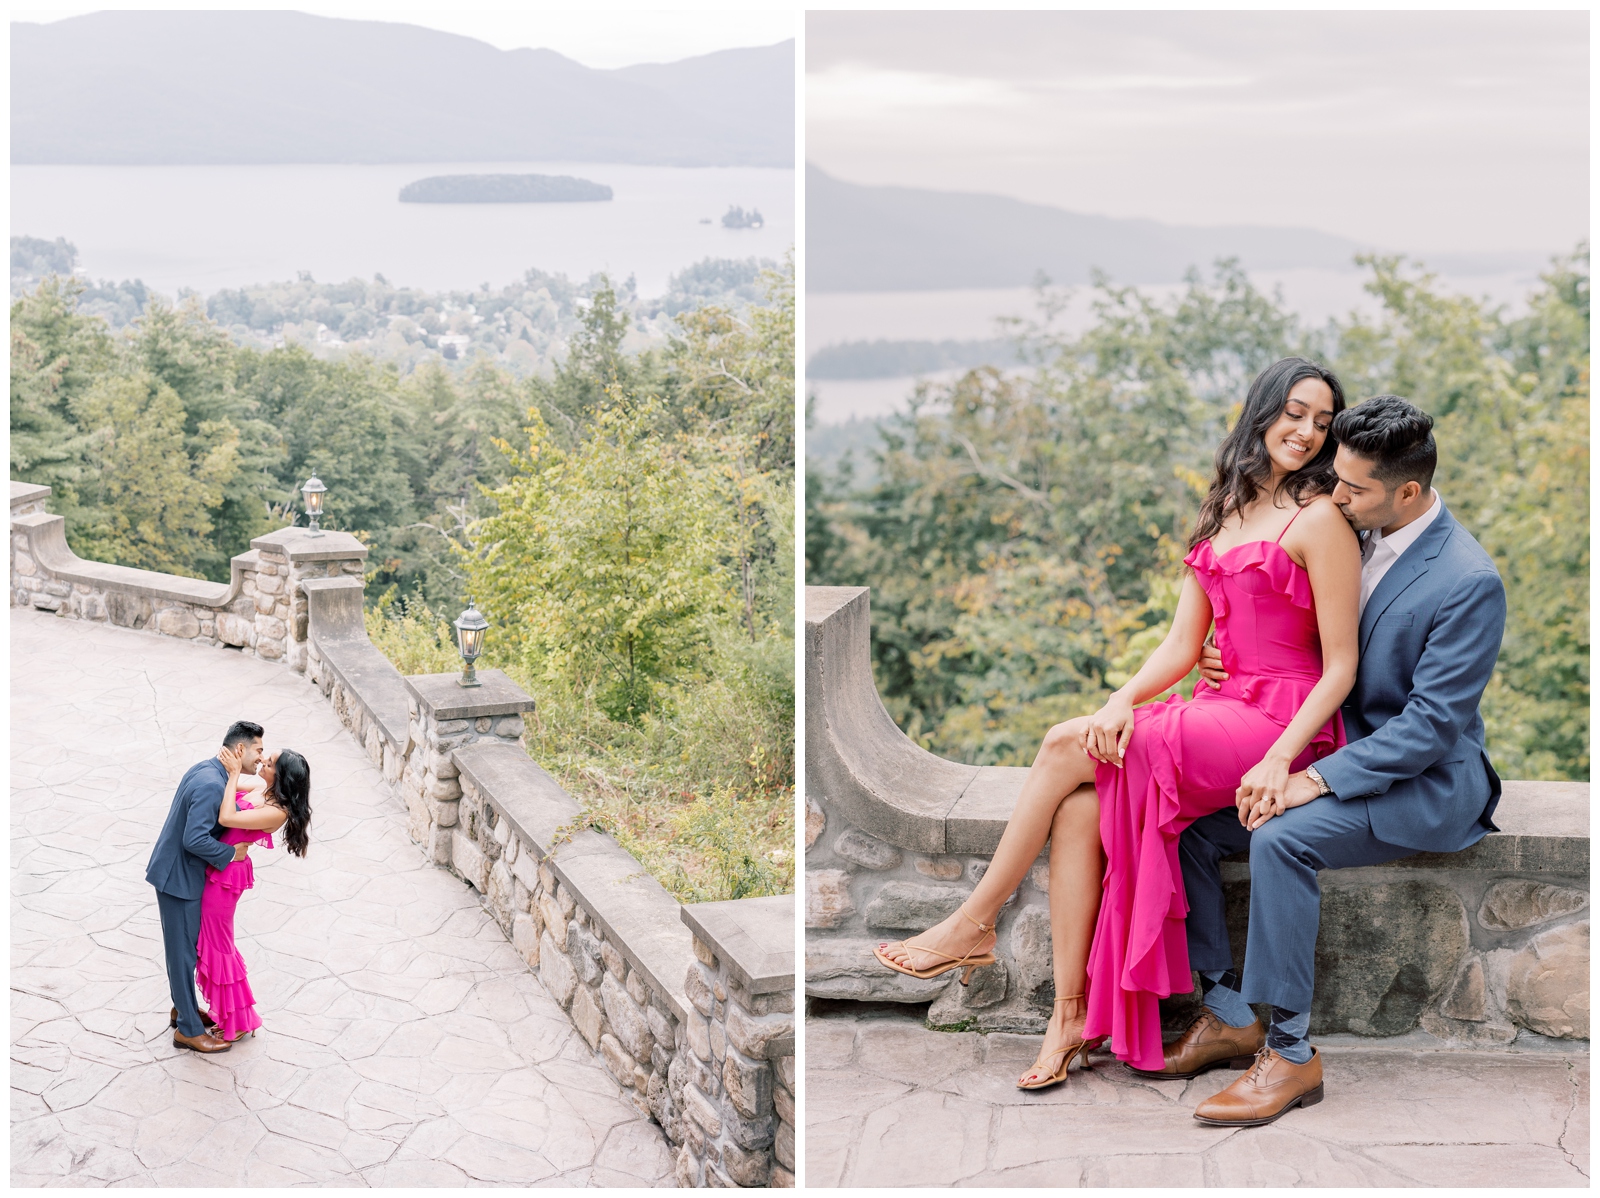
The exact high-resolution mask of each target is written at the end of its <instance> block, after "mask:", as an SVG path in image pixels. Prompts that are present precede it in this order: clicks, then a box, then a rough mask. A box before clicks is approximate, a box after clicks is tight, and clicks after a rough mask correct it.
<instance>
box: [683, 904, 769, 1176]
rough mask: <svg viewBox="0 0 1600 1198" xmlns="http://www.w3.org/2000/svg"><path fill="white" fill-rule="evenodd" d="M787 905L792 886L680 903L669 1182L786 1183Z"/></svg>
mask: <svg viewBox="0 0 1600 1198" xmlns="http://www.w3.org/2000/svg"><path fill="white" fill-rule="evenodd" d="M794 913H795V910H794V896H793V895H776V896H774V897H772V898H765V899H738V900H735V901H732V902H723V903H697V904H695V905H693V906H689V907H685V908H684V909H683V921H684V923H686V924H688V925H689V928H690V930H691V931H692V932H693V933H694V955H695V961H694V963H693V964H691V965H690V966H689V971H688V974H687V976H686V977H685V978H684V985H683V988H684V994H685V995H686V996H687V998H688V999H689V1002H690V1003H691V1004H692V1007H693V1009H692V1010H691V1011H689V1012H688V1017H687V1021H686V1023H685V1024H684V1033H685V1042H686V1045H687V1048H688V1051H687V1052H683V1051H680V1052H679V1054H678V1060H677V1061H675V1062H674V1070H673V1072H675V1073H676V1076H675V1077H674V1076H672V1075H670V1074H669V1079H668V1080H669V1085H670V1086H671V1087H672V1089H673V1090H674V1091H675V1093H674V1095H673V1096H674V1098H675V1099H676V1100H677V1105H678V1107H679V1109H680V1110H681V1111H682V1112H683V1115H684V1118H683V1120H682V1129H683V1143H682V1146H681V1147H680V1148H679V1149H678V1163H677V1181H678V1185H679V1186H767V1185H770V1186H776V1187H793V1185H794V1159H795V1158H794V1119H795V1115H794V1095H795V1059H794V1046H795V1038H794V939H795V935H794V934H795V927H794Z"/></svg>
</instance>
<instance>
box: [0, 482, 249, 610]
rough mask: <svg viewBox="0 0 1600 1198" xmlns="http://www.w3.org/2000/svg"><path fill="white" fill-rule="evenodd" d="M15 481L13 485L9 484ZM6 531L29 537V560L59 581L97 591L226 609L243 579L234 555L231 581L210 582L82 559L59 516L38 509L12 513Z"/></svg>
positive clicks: (239, 561) (241, 562) (240, 562)
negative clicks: (124, 593) (69, 541)
mask: <svg viewBox="0 0 1600 1198" xmlns="http://www.w3.org/2000/svg"><path fill="white" fill-rule="evenodd" d="M14 487H15V484H13V488H14ZM11 529H12V531H13V532H20V533H23V534H25V535H26V536H27V538H28V548H29V552H30V553H32V555H33V559H34V561H36V562H38V563H39V565H41V566H43V567H44V568H45V569H46V570H48V571H50V573H51V574H53V575H55V576H56V577H57V578H58V579H60V580H61V581H62V582H73V583H82V584H84V585H85V586H90V587H94V588H96V589H108V590H117V591H126V592H128V593H130V594H134V595H140V596H142V597H144V598H147V599H161V600H165V601H167V602H169V603H193V604H196V605H198V606H200V607H218V608H221V607H226V606H227V605H228V604H230V603H232V602H233V601H234V599H236V598H238V595H239V588H240V586H241V585H242V584H243V582H244V568H245V565H246V561H245V555H243V554H241V555H240V556H238V557H235V558H234V559H233V577H232V580H231V581H230V582H226V583H221V582H210V581H207V580H206V579H204V578H184V577H182V576H181V575H177V574H162V573H160V572H159V571H156V570H139V569H136V568H134V567H133V566H113V565H108V564H107V563H105V562H91V561H85V560H84V559H83V558H81V557H79V556H78V555H77V554H76V553H74V552H72V549H71V547H70V546H69V545H68V544H67V523H66V521H65V520H64V519H62V518H61V517H60V516H51V515H48V514H45V513H43V512H37V513H34V514H32V515H27V516H13V517H12V518H11Z"/></svg>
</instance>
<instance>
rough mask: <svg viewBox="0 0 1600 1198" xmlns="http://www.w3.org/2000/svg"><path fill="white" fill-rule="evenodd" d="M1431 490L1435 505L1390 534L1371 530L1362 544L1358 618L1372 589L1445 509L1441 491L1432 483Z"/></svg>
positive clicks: (1429, 491) (1429, 489)
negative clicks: (1440, 496) (1434, 487)
mask: <svg viewBox="0 0 1600 1198" xmlns="http://www.w3.org/2000/svg"><path fill="white" fill-rule="evenodd" d="M1428 494H1429V495H1430V496H1431V497H1432V499H1433V504H1432V506H1431V507H1429V508H1428V510H1427V511H1425V512H1423V513H1422V515H1420V516H1418V517H1417V518H1416V519H1415V520H1413V521H1412V522H1411V523H1410V524H1407V525H1406V526H1405V527H1404V528H1397V529H1395V531H1394V532H1393V533H1391V534H1390V535H1389V536H1387V537H1386V536H1384V535H1383V531H1382V530H1381V529H1377V528H1374V529H1373V530H1372V531H1371V532H1369V533H1367V539H1366V541H1365V542H1364V543H1363V544H1362V546H1361V607H1360V610H1359V612H1358V618H1359V617H1360V616H1362V615H1365V614H1366V611H1367V600H1368V599H1370V598H1372V592H1373V591H1375V590H1377V589H1378V584H1379V583H1380V582H1382V581H1383V576H1384V575H1385V574H1387V573H1388V572H1389V567H1391V566H1393V565H1394V564H1395V562H1397V561H1399V560H1400V555H1401V554H1402V553H1404V552H1405V551H1406V550H1407V549H1410V548H1411V546H1412V545H1414V544H1416V541H1417V538H1418V537H1420V536H1421V535H1422V534H1423V533H1425V532H1427V531H1428V526H1429V525H1430V524H1432V523H1433V522H1434V521H1435V520H1437V519H1438V518H1439V513H1440V512H1442V511H1443V510H1444V503H1443V501H1442V500H1441V499H1440V498H1439V492H1437V491H1435V490H1434V489H1433V488H1432V487H1429V488H1428Z"/></svg>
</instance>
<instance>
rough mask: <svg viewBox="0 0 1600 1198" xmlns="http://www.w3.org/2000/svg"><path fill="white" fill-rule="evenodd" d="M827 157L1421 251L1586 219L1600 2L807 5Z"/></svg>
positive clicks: (1565, 229)
mask: <svg viewBox="0 0 1600 1198" xmlns="http://www.w3.org/2000/svg"><path fill="white" fill-rule="evenodd" d="M805 53H806V157H807V158H808V159H809V160H810V161H812V162H815V163H816V164H817V165H818V166H820V167H822V168H823V169H825V170H827V171H829V172H831V173H833V174H836V175H838V176H840V177H841V178H844V179H848V180H851V181H853V182H858V183H899V184H905V185H909V186H918V187H932V188H939V189H943V190H962V191H986V192H993V193H997V194H1002V195H1009V196H1015V197H1018V198H1020V199H1025V200H1032V201H1035V202H1038V203H1045V204H1054V205H1057V206H1059V207H1062V208H1067V209H1070V210H1073V211H1077V212H1088V213H1099V214H1104V215H1108V216H1118V217H1134V216H1139V217H1151V218H1154V219H1157V220H1163V221H1168V222H1173V223H1182V224H1208V225H1219V224H1271V225H1303V226H1309V227H1312V228H1317V229H1322V230H1325V231H1327V232H1330V233H1340V234H1343V235H1345V236H1348V237H1352V238H1355V239H1357V240H1358V241H1361V242H1362V243H1364V244H1369V245H1375V246H1380V247H1383V248H1386V249H1391V250H1399V251H1404V252H1410V253H1428V252H1439V253H1444V252H1462V253H1485V252H1502V251H1519V250H1537V251H1540V252H1556V251H1560V250H1564V249H1570V248H1571V246H1572V245H1573V244H1574V243H1576V242H1577V241H1578V240H1579V239H1580V238H1583V237H1586V236H1587V235H1588V215H1589V157H1588V156H1589V124H1588V113H1589V73H1588V54H1589V32H1588V14H1587V13H1584V12H1539V13H1534V12H1405V13H1400V12H1287V13H1286V12H1275V13H1274V12H1228V13H1223V12H1215V13H1212V12H1143V13H1133V12H1122V13H1116V12H1004V13H999V12H995V13H974V12H966V13H958V12H915V13H913V12H878V13H848V12H830V13H809V14H807V16H806V50H805Z"/></svg>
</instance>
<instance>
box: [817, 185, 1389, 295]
mask: <svg viewBox="0 0 1600 1198" xmlns="http://www.w3.org/2000/svg"><path fill="white" fill-rule="evenodd" d="M805 207H806V286H807V287H808V288H809V289H810V290H813V291H919V290H937V289H943V288H952V289H953V288H964V287H1024V286H1028V285H1029V284H1031V283H1032V282H1034V280H1035V278H1036V277H1037V276H1038V274H1039V273H1040V272H1043V273H1044V274H1045V275H1047V276H1048V277H1049V278H1050V280H1051V282H1053V283H1059V284H1072V283H1085V282H1088V280H1089V275H1090V271H1091V270H1093V269H1096V268H1098V269H1100V270H1103V271H1105V272H1106V273H1107V274H1108V275H1110V276H1111V277H1112V278H1113V279H1114V280H1116V281H1117V282H1119V283H1169V282H1176V281H1178V280H1180V279H1182V278H1183V275H1184V272H1185V271H1186V270H1187V269H1188V268H1189V267H1191V266H1198V267H1200V268H1201V269H1206V268H1209V266H1210V265H1211V263H1212V262H1213V261H1215V260H1216V259H1217V258H1223V257H1237V258H1238V259H1239V260H1240V262H1241V263H1242V264H1243V265H1244V267H1245V268H1246V269H1247V270H1290V269H1295V268H1300V267H1324V268H1335V269H1337V268H1343V267H1349V266H1351V265H1352V263H1351V258H1352V256H1353V255H1354V254H1355V253H1356V252H1357V249H1358V248H1359V247H1358V246H1357V245H1356V243H1355V242H1353V241H1350V240H1349V239H1347V238H1344V237H1335V236H1333V235H1331V234H1328V233H1319V232H1317V231H1315V230H1313V229H1278V228H1259V227H1252V226H1247V225H1240V226H1233V227H1224V228H1200V227H1189V226H1182V225H1164V224H1160V223H1158V222H1156V221H1152V220H1116V219H1113V218H1111V217H1107V216H1084V215H1081V214H1079V213H1076V212H1067V211H1065V210H1064V209H1061V208H1051V207H1047V206H1046V205H1043V204H1029V203H1025V202H1024V201H1022V200H1013V199H1007V198H1005V197H1004V196H996V195H980V194H975V193H968V192H946V191H926V190H922V189H920V188H914V187H863V186H860V185H858V184H855V183H846V182H844V181H843V180H840V179H835V178H833V177H832V176H831V175H828V174H826V173H825V172H823V171H822V170H820V169H818V168H817V167H815V166H811V165H809V164H808V165H807V167H806V204H805Z"/></svg>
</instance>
